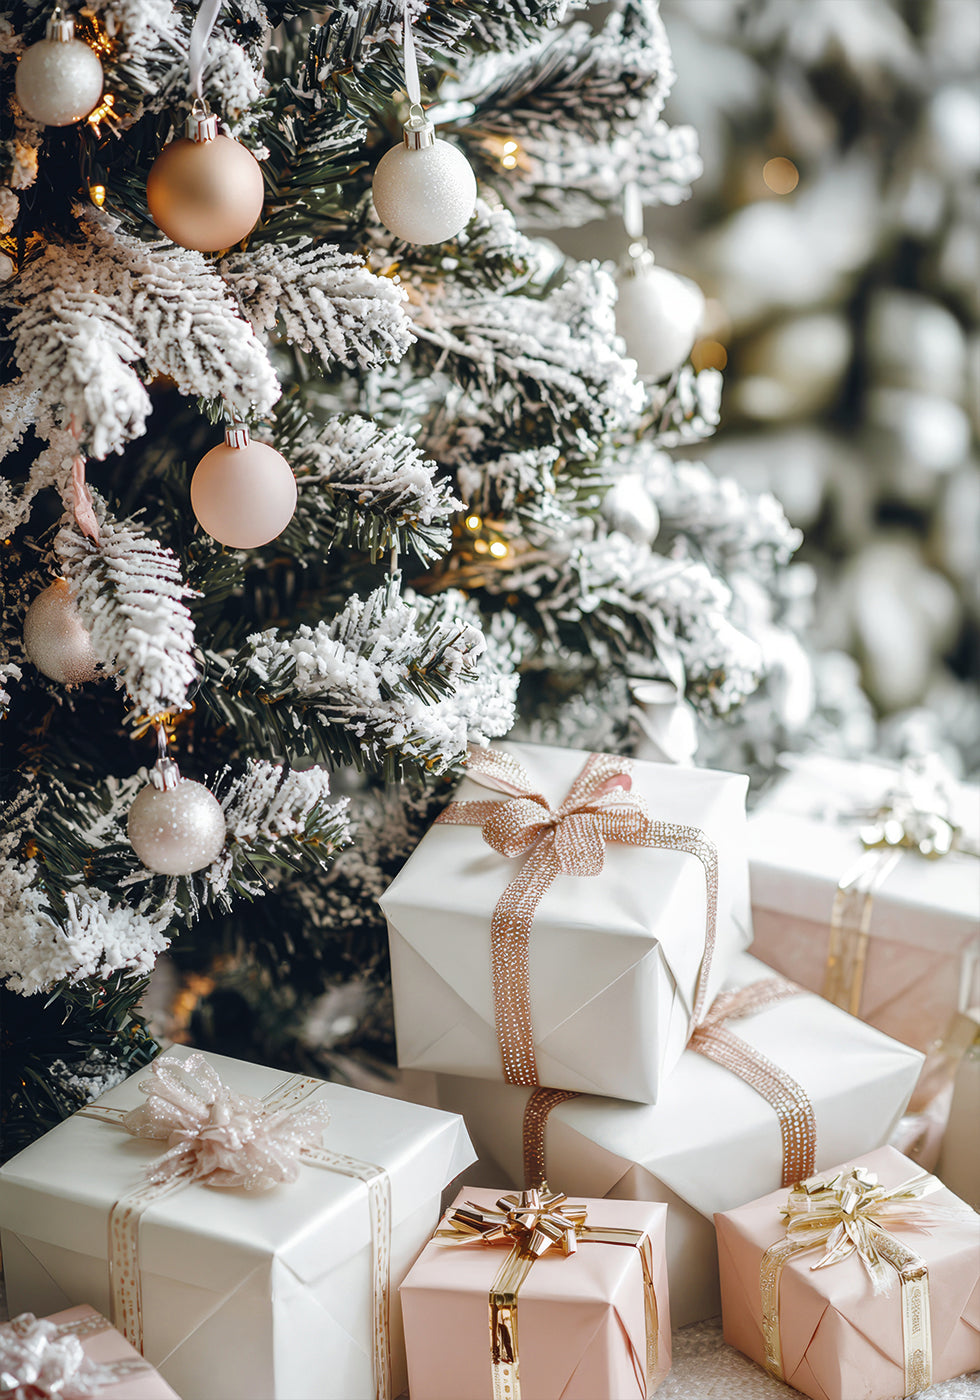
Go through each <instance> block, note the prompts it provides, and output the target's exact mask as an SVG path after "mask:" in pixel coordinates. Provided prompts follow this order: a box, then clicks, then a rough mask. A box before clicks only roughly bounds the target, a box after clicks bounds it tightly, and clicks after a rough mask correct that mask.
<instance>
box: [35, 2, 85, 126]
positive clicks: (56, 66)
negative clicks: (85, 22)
mask: <svg viewBox="0 0 980 1400" xmlns="http://www.w3.org/2000/svg"><path fill="white" fill-rule="evenodd" d="M56 14H58V15H59V18H57V19H55V20H52V21H51V22H50V23H49V24H48V35H47V38H45V39H41V40H40V41H39V42H38V43H36V44H32V45H31V46H30V48H29V49H26V50H25V51H24V54H23V56H22V58H21V60H20V62H19V63H18V64H17V79H16V89H17V101H18V102H19V103H20V105H21V107H23V109H24V111H25V112H26V113H27V115H28V116H29V117H32V118H33V119H34V121H36V122H40V123H41V124H42V125H43V126H71V124H72V122H77V121H81V119H82V117H87V116H88V114H89V112H91V111H92V109H93V108H94V107H95V106H96V104H97V103H98V100H99V98H100V97H101V96H102V64H101V63H100V61H99V56H98V54H97V53H96V52H95V50H94V49H91V48H89V46H88V44H83V43H82V41H81V40H80V39H76V38H75V37H74V24H73V22H72V21H71V20H70V19H69V20H65V19H61V18H60V12H58V11H56Z"/></svg>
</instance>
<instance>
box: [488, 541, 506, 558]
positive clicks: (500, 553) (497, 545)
mask: <svg viewBox="0 0 980 1400" xmlns="http://www.w3.org/2000/svg"><path fill="white" fill-rule="evenodd" d="M490 553H491V554H492V555H493V557H494V558H495V559H503V557H504V555H505V554H506V553H507V546H506V545H505V544H504V542H503V540H494V541H493V543H492V544H491V546H490Z"/></svg>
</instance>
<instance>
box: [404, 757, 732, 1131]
mask: <svg viewBox="0 0 980 1400" xmlns="http://www.w3.org/2000/svg"><path fill="white" fill-rule="evenodd" d="M492 752H493V753H495V754H496V753H499V754H504V755H510V756H511V757H512V758H516V759H517V760H518V761H519V762H520V763H521V764H522V765H523V766H524V768H525V769H526V771H527V774H528V776H529V779H530V782H531V784H532V786H533V789H534V790H535V791H537V792H539V793H541V794H542V795H543V796H544V798H545V799H547V802H548V804H549V806H550V808H551V809H552V811H555V810H556V809H557V808H558V807H559V805H560V804H561V803H562V801H563V800H564V799H565V797H566V795H567V794H568V792H569V790H570V789H571V788H572V785H573V783H574V782H575V780H576V778H577V777H578V775H579V773H580V771H581V770H582V769H583V766H584V765H585V763H586V761H587V760H588V759H589V754H588V753H586V752H583V751H581V750H576V749H559V748H549V747H546V746H543V745H538V744H501V745H494V746H493V750H492ZM622 762H623V763H624V764H626V765H627V766H631V768H632V789H631V791H632V793H633V794H638V795H639V797H641V798H642V799H644V800H645V803H646V806H647V808H648V811H649V814H650V816H651V817H652V818H653V819H654V820H655V821H656V822H658V823H663V824H664V825H665V827H667V828H669V829H670V831H669V832H668V834H667V837H666V839H667V840H670V839H672V838H671V835H670V832H675V831H677V830H678V829H684V830H686V831H687V832H688V833H691V832H699V833H702V834H703V842H702V849H706V848H707V847H710V846H713V847H714V848H715V850H716V852H717V872H716V875H715V874H714V873H711V872H709V870H708V868H707V866H706V864H705V862H704V861H703V860H702V859H701V858H700V857H698V856H697V855H694V854H691V853H690V852H689V851H687V850H682V849H669V848H668V849H662V848H653V847H650V846H646V845H627V844H622V843H620V842H618V841H616V840H613V839H609V840H607V841H606V843H605V847H604V852H603V854H604V865H603V868H602V872H601V874H599V875H597V876H592V877H582V876H576V875H572V874H565V873H561V874H559V875H558V876H557V877H556V878H555V879H554V881H553V882H552V883H551V884H550V886H549V887H548V888H547V890H546V892H545V893H544V895H543V897H542V898H541V900H540V903H539V904H538V906H537V909H536V912H535V913H534V918H533V923H532V925H531V929H530V936H529V940H528V941H529V955H528V983H529V990H530V1011H531V1023H532V1026H533V1045H534V1054H535V1058H536V1065H537V1079H536V1081H535V1080H518V1081H512V1082H539V1083H541V1084H548V1085H551V1086H554V1087H559V1088H568V1089H577V1090H582V1091H583V1092H586V1093H592V1094H605V1095H610V1096H614V1097H616V1098H622V1099H632V1100H637V1101H639V1102H642V1103H650V1102H653V1101H654V1100H655V1099H656V1098H657V1095H658V1093H659V1092H660V1090H661V1086H662V1084H663V1082H664V1079H665V1077H666V1076H667V1075H669V1073H670V1071H671V1069H672V1068H673V1066H674V1065H675V1064H676V1063H677V1061H678V1059H679V1058H680V1055H681V1053H682V1051H683V1049H684V1046H685V1044H686V1043H687V1040H688V1037H689V1035H690V1031H691V1022H692V1017H693V1015H694V1013H695V1007H696V1004H697V1003H698V1002H699V1001H701V1002H702V1003H703V1005H707V1004H708V1003H709V1002H710V1000H711V998H712V997H713V996H714V994H715V992H716V991H717V990H718V988H719V987H720V986H721V984H722V982H723V981H724V979H725V976H726V974H727V972H728V969H729V967H730V965H731V962H732V959H733V958H734V957H735V956H736V955H737V953H738V952H739V951H740V950H742V949H744V948H745V947H747V945H748V943H749V941H750V939H751V931H750V927H749V900H748V875H747V868H746V856H745V805H744V804H745V790H746V785H747V779H746V778H745V777H743V776H741V775H734V774H731V773H717V772H711V771H709V770H707V769H687V768H677V767H674V766H672V765H668V764H658V763H644V762H640V761H636V760H634V761H633V762H632V764H631V765H630V764H629V760H623V761H622ZM494 799H496V800H504V801H506V800H507V798H506V797H504V798H503V799H501V793H500V792H499V791H497V792H494V791H490V790H488V788H487V787H485V786H481V785H479V784H478V783H477V782H475V781H473V779H472V778H470V777H466V778H464V780H463V781H462V783H461V784H460V786H459V788H458V789H457V793H456V800H457V801H459V802H488V801H491V800H494ZM698 839H699V840H701V839H702V838H701V837H699V838H698ZM523 863H524V858H523V857H522V856H516V857H512V858H510V859H508V858H506V857H505V856H503V855H500V854H498V852H497V851H496V850H494V849H491V847H490V845H488V844H487V842H486V841H485V840H484V837H483V834H482V832H481V828H480V826H468V825H458V826H457V825H442V824H436V825H434V826H432V827H431V828H430V829H429V831H427V832H426V834H425V836H424V837H423V838H422V840H421V841H420V842H419V844H418V846H417V847H416V849H415V851H414V852H413V853H412V855H411V857H410V858H409V860H408V862H407V863H406V865H405V866H404V867H403V869H402V870H401V872H400V873H399V874H398V876H397V877H396V878H395V880H394V881H393V883H392V884H391V886H390V887H389V888H388V890H387V892H386V893H385V895H384V896H383V898H382V900H381V905H382V908H383V909H384V912H385V915H386V917H387V920H388V930H389V939H390V946H391V967H392V983H393V988H394V999H395V1027H396V1035H397V1041H398V1062H399V1064H400V1065H402V1066H403V1067H404V1066H412V1067H416V1068H419V1069H429V1070H439V1071H445V1072H448V1073H453V1074H464V1075H473V1076H474V1077H476V1078H479V1079H482V1080H500V1079H502V1078H503V1077H504V1072H503V1069H502V1064H501V1052H500V1048H499V1045H498V1037H497V1031H496V1029H495V1017H494V989H493V975H492V965H491V917H492V915H493V911H494V908H495V906H496V905H497V901H498V900H499V899H500V897H501V896H502V895H503V894H504V892H505V891H507V890H508V888H509V886H510V885H511V883H512V881H513V880H514V878H515V876H516V875H517V874H518V872H519V871H520V870H521V868H522V865H523ZM712 904H715V905H716V917H715V934H714V947H713V950H712V952H711V955H710V958H709V957H706V956H705V947H706V926H707V920H708V913H709V909H710V907H711V905H712Z"/></svg>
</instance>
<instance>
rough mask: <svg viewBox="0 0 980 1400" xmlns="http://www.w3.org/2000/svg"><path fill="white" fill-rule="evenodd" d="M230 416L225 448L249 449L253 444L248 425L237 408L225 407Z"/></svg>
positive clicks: (226, 430)
mask: <svg viewBox="0 0 980 1400" xmlns="http://www.w3.org/2000/svg"><path fill="white" fill-rule="evenodd" d="M225 410H226V412H227V414H228V422H227V423H226V424H225V446H226V447H247V446H248V445H249V443H250V442H251V438H250V437H249V432H248V424H247V423H246V422H245V419H244V418H243V417H242V415H241V414H240V413H239V412H238V409H237V408H232V407H231V406H230V405H228V404H226V405H225Z"/></svg>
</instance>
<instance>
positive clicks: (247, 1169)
mask: <svg viewBox="0 0 980 1400" xmlns="http://www.w3.org/2000/svg"><path fill="white" fill-rule="evenodd" d="M139 1088H140V1090H141V1091H142V1092H143V1093H144V1094H146V1095H147V1101H146V1103H145V1104H141V1106H140V1107H139V1108H134V1109H133V1110H132V1112H130V1113H127V1115H126V1117H125V1119H124V1120H123V1126H124V1127H125V1128H126V1130H127V1131H128V1132H130V1133H132V1134H133V1135H134V1136H135V1137H142V1138H159V1139H164V1140H165V1141H166V1143H167V1147H168V1150H167V1152H166V1153H165V1154H164V1155H163V1156H162V1157H161V1158H160V1159H159V1160H158V1161H156V1162H154V1163H153V1164H152V1165H151V1167H150V1169H149V1171H148V1173H147V1178H148V1180H149V1181H151V1182H169V1181H173V1180H175V1179H176V1178H178V1177H180V1178H186V1179H187V1180H188V1182H190V1181H198V1182H200V1183H201V1184H202V1185H203V1186H242V1187H244V1188H245V1190H246V1191H269V1190H271V1189H272V1187H274V1186H278V1185H280V1183H282V1182H290V1181H295V1180H296V1178H297V1177H298V1175H299V1157H300V1153H301V1152H302V1150H303V1148H305V1147H319V1146H320V1142H321V1138H322V1136H323V1130H324V1128H325V1127H326V1126H327V1124H328V1123H329V1122H330V1111H329V1109H328V1108H327V1107H326V1105H325V1104H314V1105H313V1106H312V1107H311V1108H308V1109H304V1110H303V1111H302V1112H300V1113H295V1112H290V1111H289V1110H283V1111H280V1112H272V1113H270V1112H269V1111H268V1109H267V1108H266V1107H265V1105H264V1104H262V1103H260V1101H259V1100H258V1099H253V1098H248V1097H246V1096H244V1095H242V1094H236V1093H235V1092H234V1090H232V1089H229V1087H228V1085H227V1084H224V1083H223V1082H222V1080H221V1079H220V1078H219V1076H218V1075H217V1074H216V1073H215V1071H214V1070H213V1069H212V1068H211V1066H210V1065H209V1064H208V1062H207V1060H206V1059H205V1058H204V1056H203V1055H199V1054H193V1055H189V1056H188V1057H187V1059H186V1060H172V1059H167V1058H166V1057H161V1058H160V1059H158V1060H155V1061H154V1063H153V1065H152V1066H151V1072H150V1074H149V1075H148V1076H147V1078H146V1079H144V1080H142V1081H141V1082H140V1084H139Z"/></svg>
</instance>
